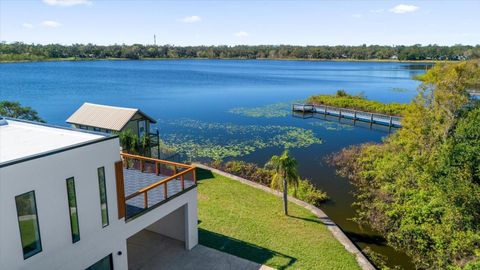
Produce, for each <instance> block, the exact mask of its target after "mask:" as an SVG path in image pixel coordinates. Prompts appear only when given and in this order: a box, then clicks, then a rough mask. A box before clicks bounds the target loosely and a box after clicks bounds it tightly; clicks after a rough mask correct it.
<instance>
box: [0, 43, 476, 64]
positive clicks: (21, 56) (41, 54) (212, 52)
mask: <svg viewBox="0 0 480 270" xmlns="http://www.w3.org/2000/svg"><path fill="white" fill-rule="evenodd" d="M479 57H480V45H477V46H468V45H454V46H438V45H427V46H421V45H413V46H379V45H370V46H366V45H362V46H291V45H259V46H247V45H237V46H185V47H180V46H172V45H163V46H156V45H142V44H133V45H108V46H102V45H94V44H73V45H60V44H48V45H41V44H25V43H21V42H15V43H5V42H2V43H0V61H22V60H25V61H32V60H33V61H37V60H46V59H71V60H79V59H80V60H81V59H108V58H114V59H116V58H126V59H142V58H210V59H212V58H236V59H266V58H267V59H338V60H344V59H353V60H369V59H373V60H377V59H379V60H396V59H398V60H410V61H418V60H467V59H475V58H479Z"/></svg>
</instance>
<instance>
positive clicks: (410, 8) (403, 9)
mask: <svg viewBox="0 0 480 270" xmlns="http://www.w3.org/2000/svg"><path fill="white" fill-rule="evenodd" d="M418 9H419V7H417V6H414V5H404V4H401V5H397V6H395V7H393V8H391V9H390V10H389V11H390V12H393V13H397V14H403V13H410V12H415V11H417V10H418Z"/></svg>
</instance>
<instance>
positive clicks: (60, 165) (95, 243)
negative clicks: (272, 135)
mask: <svg viewBox="0 0 480 270" xmlns="http://www.w3.org/2000/svg"><path fill="white" fill-rule="evenodd" d="M118 145H119V142H118V137H117V136H116V135H113V134H104V133H97V132H90V131H79V130H73V129H68V128H60V127H54V126H49V125H45V124H40V123H33V122H28V121H23V120H16V119H6V120H1V121H0V216H1V219H0V239H1V241H0V269H116V270H117V269H118V270H120V269H128V268H129V259H132V258H131V256H128V258H129V259H127V254H129V244H128V243H129V239H131V238H132V237H135V235H136V234H138V233H140V232H142V231H144V230H147V231H151V232H155V233H159V234H162V235H164V236H167V237H170V238H174V239H177V240H180V241H183V242H184V243H185V248H186V249H191V248H193V247H194V246H195V245H196V244H197V242H198V236H197V190H196V179H195V168H193V167H191V166H188V165H185V164H180V163H173V162H167V161H162V160H158V159H153V158H146V157H140V156H133V155H128V154H122V153H119V147H118ZM133 259H134V260H135V259H136V258H133Z"/></svg>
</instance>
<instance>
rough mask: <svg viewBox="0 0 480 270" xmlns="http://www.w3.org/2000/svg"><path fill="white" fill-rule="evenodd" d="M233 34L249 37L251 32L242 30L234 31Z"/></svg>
mask: <svg viewBox="0 0 480 270" xmlns="http://www.w3.org/2000/svg"><path fill="white" fill-rule="evenodd" d="M233 35H234V36H236V37H248V35H249V34H248V32H245V31H240V32H237V33H234V34H233Z"/></svg>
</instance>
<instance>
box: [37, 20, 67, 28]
mask: <svg viewBox="0 0 480 270" xmlns="http://www.w3.org/2000/svg"><path fill="white" fill-rule="evenodd" d="M40 25H41V26H43V27H48V28H57V27H60V26H62V24H61V23H59V22H56V21H43V22H42V23H41V24H40Z"/></svg>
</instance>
